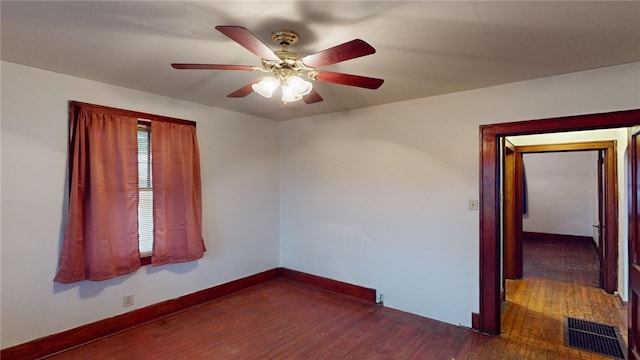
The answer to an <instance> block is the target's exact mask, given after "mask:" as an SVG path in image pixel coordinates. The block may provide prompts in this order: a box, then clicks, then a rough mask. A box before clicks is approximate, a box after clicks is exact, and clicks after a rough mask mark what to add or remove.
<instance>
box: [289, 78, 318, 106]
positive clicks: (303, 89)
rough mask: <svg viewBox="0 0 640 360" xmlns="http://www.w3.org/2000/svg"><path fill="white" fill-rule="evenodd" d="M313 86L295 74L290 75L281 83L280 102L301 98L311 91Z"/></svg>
mask: <svg viewBox="0 0 640 360" xmlns="http://www.w3.org/2000/svg"><path fill="white" fill-rule="evenodd" d="M312 88H313V86H312V85H311V83H310V82H308V81H304V80H302V79H301V78H299V77H297V76H291V77H289V78H288V79H287V81H286V82H283V83H282V102H284V103H290V102H293V101H298V100H301V99H302V97H303V96H305V95H307V94H308V93H310V92H311V89H312Z"/></svg>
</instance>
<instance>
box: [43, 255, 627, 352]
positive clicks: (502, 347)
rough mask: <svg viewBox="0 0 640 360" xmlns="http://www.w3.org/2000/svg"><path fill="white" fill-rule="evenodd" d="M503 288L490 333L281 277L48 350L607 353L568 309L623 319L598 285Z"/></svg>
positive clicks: (537, 281) (535, 281)
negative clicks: (590, 348) (568, 333)
mask: <svg viewBox="0 0 640 360" xmlns="http://www.w3.org/2000/svg"><path fill="white" fill-rule="evenodd" d="M572 251H574V250H572ZM553 252H554V253H558V252H559V250H558V249H554V250H553ZM525 254H527V252H526V248H525ZM529 254H532V253H529ZM525 261H527V260H526V259H525ZM544 266H547V265H544ZM548 266H552V265H548ZM578 267H579V266H578ZM532 270H535V269H532ZM536 271H542V269H538V270H536ZM545 271H547V270H545ZM569 273H570V272H569ZM525 275H526V274H525ZM580 276H581V275H580ZM565 280H566V279H565ZM506 290H507V302H506V304H505V307H504V310H503V334H502V335H501V336H499V337H492V336H486V335H482V334H478V333H476V332H473V331H471V330H469V329H466V328H462V327H458V326H454V325H449V324H445V323H442V322H439V321H435V320H431V319H427V318H424V317H420V316H416V315H412V314H408V313H404V312H401V311H397V310H394V309H390V308H385V307H382V306H379V305H375V304H371V303H368V302H365V301H362V300H358V299H355V298H351V297H347V296H343V295H339V294H335V293H332V292H329V291H325V290H321V289H318V288H314V287H310V286H306V285H302V284H300V283H297V282H293V281H291V280H285V279H274V280H270V281H267V282H264V283H262V284H259V285H256V286H254V287H251V288H248V289H245V290H242V291H239V292H237V293H234V294H232V295H229V296H226V297H224V298H220V299H217V300H214V301H211V302H208V303H205V304H202V305H199V306H196V307H193V308H190V309H187V310H185V311H182V312H180V313H177V314H173V315H170V316H167V317H165V318H162V319H159V320H157V321H153V322H150V323H147V324H144V325H142V326H138V327H136V328H133V329H129V330H126V331H123V332H121V333H119V334H115V335H113V336H109V337H107V338H104V339H100V340H98V341H95V342H92V343H89V344H86V345H84V346H81V347H78V348H75V349H72V350H69V351H66V352H63V353H60V354H57V355H55V356H51V357H50V359H56V360H63V359H92V360H101V359H434V360H439V359H446V360H450V359H492V360H494V359H608V358H606V357H602V356H599V355H595V354H592V353H589V352H583V351H578V350H575V349H571V348H568V347H565V346H564V344H563V338H562V336H563V332H562V331H563V329H562V321H563V318H564V316H565V315H569V316H575V317H579V318H583V319H586V320H593V321H599V322H605V323H608V324H611V325H616V326H620V327H621V328H622V329H626V325H625V323H624V321H625V319H626V316H624V314H625V309H624V308H623V307H622V306H621V305H620V304H619V302H618V300H617V298H615V297H614V296H612V295H609V294H606V293H604V292H603V291H602V290H600V289H597V288H595V287H593V286H589V285H585V284H582V283H578V282H566V281H559V280H554V279H545V278H542V277H540V278H536V277H527V278H525V279H523V280H515V281H509V282H508V284H507V289H506Z"/></svg>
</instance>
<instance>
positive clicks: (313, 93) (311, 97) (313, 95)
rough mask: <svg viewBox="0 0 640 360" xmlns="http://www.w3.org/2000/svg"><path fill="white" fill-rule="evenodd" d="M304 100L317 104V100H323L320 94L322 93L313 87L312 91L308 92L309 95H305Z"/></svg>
mask: <svg viewBox="0 0 640 360" xmlns="http://www.w3.org/2000/svg"><path fill="white" fill-rule="evenodd" d="M302 100H304V102H305V103H307V104H315V103H317V102H320V101H322V100H323V99H322V96H320V94H318V92H317V91H316V89H311V92H310V93H308V94H307V95H305V96H304V97H303V98H302Z"/></svg>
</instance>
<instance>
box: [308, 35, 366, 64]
mask: <svg viewBox="0 0 640 360" xmlns="http://www.w3.org/2000/svg"><path fill="white" fill-rule="evenodd" d="M375 52H376V49H374V48H373V47H372V46H371V45H369V44H368V43H367V42H366V41H364V40H360V39H355V40H351V41H349V42H346V43H343V44H340V45H337V46H334V47H331V48H328V49H325V50H322V51H319V52H317V53H315V54H311V55H307V56H305V57H303V58H302V62H303V63H304V64H305V65H307V66H309V67H312V68H318V67H322V66H327V65H331V64H335V63H339V62H341V61H346V60H351V59H355V58H357V57H361V56H365V55H371V54H374V53H375Z"/></svg>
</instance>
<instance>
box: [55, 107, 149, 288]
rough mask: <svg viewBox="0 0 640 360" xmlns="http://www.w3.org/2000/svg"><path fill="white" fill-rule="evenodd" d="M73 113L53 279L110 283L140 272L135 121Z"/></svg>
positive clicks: (86, 111)
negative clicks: (63, 225)
mask: <svg viewBox="0 0 640 360" xmlns="http://www.w3.org/2000/svg"><path fill="white" fill-rule="evenodd" d="M72 108H73V107H72ZM74 110H75V111H71V119H70V122H69V123H70V132H71V134H70V136H71V142H70V145H69V162H70V170H69V171H70V173H69V187H70V188H69V208H68V219H67V227H66V232H65V236H64V240H63V244H62V251H61V254H60V262H59V266H58V273H57V274H56V276H55V279H54V280H55V281H58V282H62V283H70V282H75V281H81V280H105V279H110V278H113V277H115V276H118V275H122V274H127V273H130V272H133V271H136V270H137V269H138V268H139V267H140V257H139V251H138V218H137V208H138V178H137V177H138V163H137V149H138V145H137V136H136V129H137V123H138V120H137V118H135V117H126V116H121V115H114V114H108V113H105V112H102V111H100V110H97V111H96V110H95V109H85V108H79V109H78V108H75V109H74Z"/></svg>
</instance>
